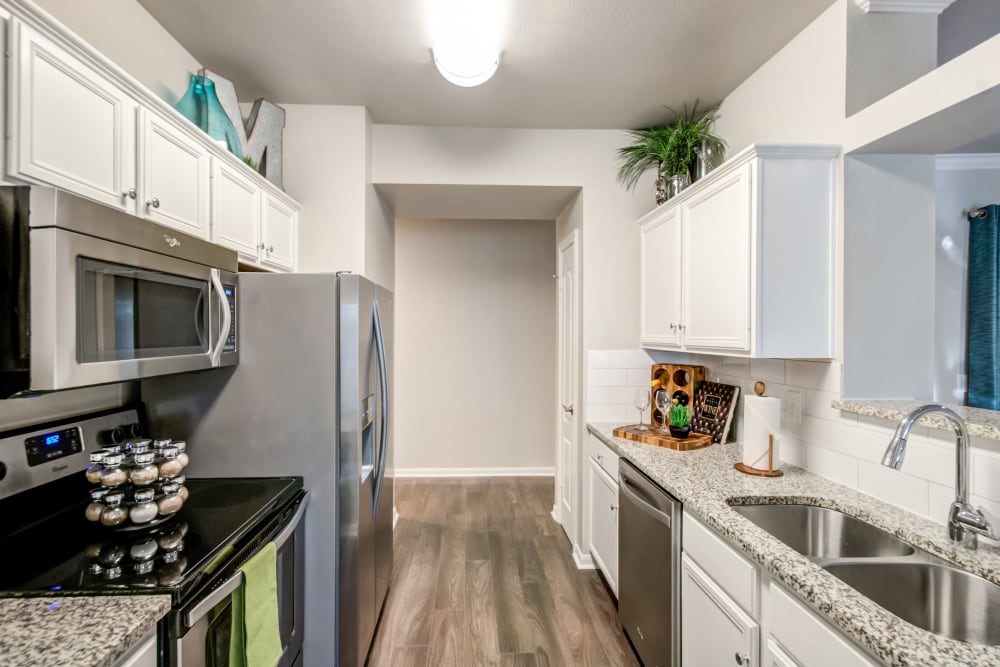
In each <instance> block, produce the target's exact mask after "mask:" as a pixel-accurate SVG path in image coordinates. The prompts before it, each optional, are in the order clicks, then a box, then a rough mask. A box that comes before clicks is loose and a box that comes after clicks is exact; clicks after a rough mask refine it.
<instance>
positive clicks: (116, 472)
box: [101, 454, 128, 488]
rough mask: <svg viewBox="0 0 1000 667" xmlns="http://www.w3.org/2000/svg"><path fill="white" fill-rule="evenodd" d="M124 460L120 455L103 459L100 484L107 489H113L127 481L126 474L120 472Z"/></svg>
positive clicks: (112, 455)
mask: <svg viewBox="0 0 1000 667" xmlns="http://www.w3.org/2000/svg"><path fill="white" fill-rule="evenodd" d="M124 458H125V457H123V456H122V455H121V454H110V455H108V456H105V457H104V464H103V465H104V470H102V471H101V484H103V485H104V486H107V487H109V488H114V487H116V486H121V485H122V484H124V483H125V482H127V481H128V473H127V472H125V471H124V470H122V461H123V460H124Z"/></svg>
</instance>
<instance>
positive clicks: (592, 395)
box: [587, 385, 611, 403]
mask: <svg viewBox="0 0 1000 667" xmlns="http://www.w3.org/2000/svg"><path fill="white" fill-rule="evenodd" d="M610 402H611V387H595V386H593V385H590V386H588V387H587V403H610Z"/></svg>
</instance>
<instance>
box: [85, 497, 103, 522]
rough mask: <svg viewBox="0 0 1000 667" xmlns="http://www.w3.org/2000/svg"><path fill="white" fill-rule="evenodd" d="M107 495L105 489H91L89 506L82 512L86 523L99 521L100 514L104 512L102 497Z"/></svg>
mask: <svg viewBox="0 0 1000 667" xmlns="http://www.w3.org/2000/svg"><path fill="white" fill-rule="evenodd" d="M106 495H108V490H107V489H93V490H91V492H90V504H88V505H87V508H86V509H85V510H83V515H84V516H85V517H87V521H100V520H101V513H102V512H104V502H103V501H104V496H106Z"/></svg>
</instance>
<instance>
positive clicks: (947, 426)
mask: <svg viewBox="0 0 1000 667" xmlns="http://www.w3.org/2000/svg"><path fill="white" fill-rule="evenodd" d="M928 403H936V401H917V400H910V399H898V400H897V399H843V398H841V399H836V400H834V401H831V402H830V407H832V408H833V409H834V410H840V411H841V412H850V413H853V414H858V415H864V416H866V417H876V418H878V419H885V420H887V421H899V420H900V419H902V418H903V417H905V416H906V415H907V414H909V413H910V412H911V411H912V410H915V409H916V408H919V407H920V406H922V405H927V404H928ZM938 404H939V405H944V406H945V407H948V408H951V409H952V410H954V411H955V412H956V413H958V415H959V416H961V417H962V419H964V420H965V423H966V426H967V427H968V429H969V435H972V436H976V437H980V438H985V439H987V440H1000V412H998V411H996V410H985V409H983V408H971V407H969V406H967V405H954V404H951V403H938ZM917 424H918V425H920V426H926V427H928V428H932V429H936V430H940V431H952V430H953V429H954V427H953V426H952V424H951V422H949V421H948V420H947V419H945V418H944V417H942V416H941V415H939V414H933V413H932V414H929V415H926V416H924V417H923V418H921V419H920V421H919V422H917Z"/></svg>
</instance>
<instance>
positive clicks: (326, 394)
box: [142, 273, 393, 667]
mask: <svg viewBox="0 0 1000 667" xmlns="http://www.w3.org/2000/svg"><path fill="white" fill-rule="evenodd" d="M239 299H240V303H239V309H238V313H239V315H238V327H239V340H240V346H241V349H240V361H239V364H238V365H237V366H235V367H233V368H227V369H220V370H217V371H209V372H201V373H188V374H183V375H174V376H168V377H162V378H151V379H149V380H146V381H144V382H143V384H142V400H143V402H144V403H145V405H146V412H147V417H148V419H149V421H150V424H151V426H152V429H153V431H154V432H157V433H166V434H170V435H171V437H174V438H181V437H183V438H186V439H187V440H188V448H189V451H190V453H191V464H190V474H189V476H191V477H195V476H211V475H225V476H229V477H232V476H240V475H246V476H265V475H302V476H303V477H304V481H305V486H306V488H307V489H308V490H309V491H310V496H311V498H310V502H309V509H308V511H307V513H306V536H307V537H306V554H305V591H306V592H305V598H306V599H305V636H304V640H305V642H304V648H303V656H304V665H306V666H309V667H313V666H316V667H318V666H320V665H323V666H330V665H339V666H340V667H354V666H355V665H357V666H360V665H362V664H363V663H364V662H365V658H366V656H367V654H368V651H369V648H370V646H371V641H372V636H373V634H374V631H375V627H376V624H377V622H378V617H379V614H380V613H381V609H382V606H383V603H384V601H385V597H386V593H387V591H388V587H389V579H390V575H391V573H392V518H393V517H392V515H393V487H392V478H391V467H392V461H391V456H392V429H391V427H390V424H389V415H390V404H389V400H390V395H391V381H390V380H391V369H392V322H393V311H392V293H391V292H389V291H388V290H386V289H384V288H382V287H379V286H377V285H375V284H374V283H372V282H371V281H369V280H366V279H365V278H362V277H360V276H356V275H350V274H263V273H240V274H239Z"/></svg>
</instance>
